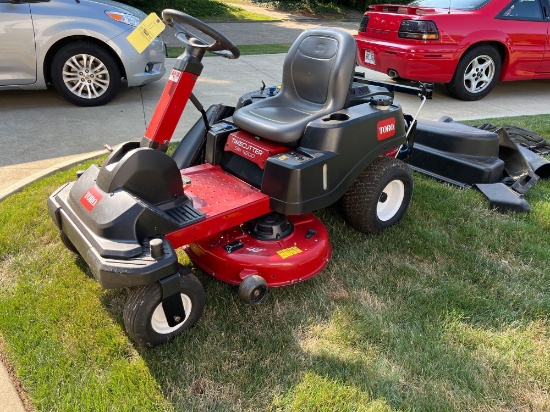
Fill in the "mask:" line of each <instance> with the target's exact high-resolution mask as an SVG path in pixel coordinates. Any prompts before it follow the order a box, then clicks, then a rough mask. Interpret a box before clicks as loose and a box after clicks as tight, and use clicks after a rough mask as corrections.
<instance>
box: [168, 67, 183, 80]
mask: <svg viewBox="0 0 550 412" xmlns="http://www.w3.org/2000/svg"><path fill="white" fill-rule="evenodd" d="M181 73H182V72H180V71H179V70H176V69H172V73H170V77H169V78H168V80H169V81H171V82H174V83H177V82H179V81H180V77H181Z"/></svg>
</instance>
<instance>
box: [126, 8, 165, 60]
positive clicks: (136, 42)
mask: <svg viewBox="0 0 550 412" xmlns="http://www.w3.org/2000/svg"><path fill="white" fill-rule="evenodd" d="M165 27H166V26H165V25H164V22H163V21H162V20H161V19H160V17H159V16H157V14H156V13H151V14H150V15H148V16H147V17H146V18H145V20H143V21H142V22H141V23H140V24H139V26H137V27H136V29H135V30H134V31H133V32H132V33H130V34H129V35H128V37H126V38H127V39H128V41H129V42H130V44H131V45H132V46H134V48H135V49H136V50H137V51H138V53H142V52H143V50H145V49H146V48H147V46H149V45H150V44H151V42H152V41H153V40H155V37H157V36H158V35H159V34H160V33H161V32H162V31H163V30H164V28H165Z"/></svg>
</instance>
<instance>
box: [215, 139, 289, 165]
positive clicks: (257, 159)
mask: <svg viewBox="0 0 550 412" xmlns="http://www.w3.org/2000/svg"><path fill="white" fill-rule="evenodd" d="M224 150H225V151H226V152H233V153H235V154H238V155H239V156H241V157H244V158H245V159H248V160H250V161H252V162H254V163H256V164H257V165H258V166H259V167H260V168H261V169H263V168H265V162H267V159H268V158H270V157H271V156H273V155H276V154H279V153H283V152H288V151H289V148H288V147H286V146H281V145H280V144H276V143H272V142H270V141H267V140H258V139H256V138H255V137H254V135H253V134H250V133H248V132H245V131H244V130H239V131H237V132H234V133H231V134H230V135H229V138H228V139H227V143H226V144H225V148H224Z"/></svg>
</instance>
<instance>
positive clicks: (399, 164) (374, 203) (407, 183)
mask: <svg viewBox="0 0 550 412" xmlns="http://www.w3.org/2000/svg"><path fill="white" fill-rule="evenodd" d="M390 183H391V184H392V186H391V187H392V188H393V187H394V186H396V187H397V191H395V192H397V194H395V195H393V196H397V197H391V196H392V195H390V198H389V201H394V200H395V204H394V205H393V206H392V204H390V203H388V204H387V205H384V203H385V202H386V201H388V195H387V193H385V192H384V190H387V187H389V185H390ZM413 187H414V182H413V176H412V172H411V170H410V168H409V166H408V165H407V164H405V163H403V161H401V160H398V159H394V158H393V157H379V158H377V159H376V160H375V161H374V162H372V163H371V164H370V165H369V166H368V167H367V168H366V169H365V170H364V171H363V172H362V173H361V174H360V175H359V177H358V178H357V179H356V180H355V182H353V184H352V185H351V187H350V188H349V189H348V190H347V191H346V193H344V196H343V198H342V207H343V212H344V217H345V219H346V221H347V222H348V223H349V224H350V225H351V226H352V227H353V228H355V229H356V230H358V231H360V232H363V233H368V234H375V233H379V232H381V231H382V230H385V229H387V228H389V227H391V226H393V225H394V224H396V223H397V222H399V221H400V220H401V218H402V217H403V215H404V214H405V212H406V211H407V208H408V207H409V203H410V201H411V198H412V193H413ZM384 196H386V199H385V200H384V199H383V197H384ZM379 204H380V205H381V209H382V210H378V206H379ZM385 206H391V208H390V209H389V210H385V209H384V207H385Z"/></svg>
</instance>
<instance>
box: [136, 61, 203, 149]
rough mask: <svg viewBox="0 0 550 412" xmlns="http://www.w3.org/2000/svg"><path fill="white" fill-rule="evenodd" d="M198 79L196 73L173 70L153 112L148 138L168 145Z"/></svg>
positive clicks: (146, 134) (147, 132) (147, 131)
mask: <svg viewBox="0 0 550 412" xmlns="http://www.w3.org/2000/svg"><path fill="white" fill-rule="evenodd" d="M197 79H198V76H197V75H196V74H192V73H188V72H181V71H179V70H175V69H173V70H172V74H171V75H170V78H169V79H168V82H167V83H166V86H165V87H164V91H163V92H162V96H161V97H160V100H159V102H158V104H157V108H156V109H155V112H154V113H153V118H152V119H151V123H149V127H147V130H146V131H145V137H146V138H147V139H149V140H151V141H152V142H156V143H158V144H164V145H168V143H169V142H170V139H172V135H173V134H174V130H176V126H177V125H178V122H179V121H180V118H181V115H182V113H183V110H184V109H185V105H186V104H187V101H188V100H189V96H191V92H192V91H193V87H194V86H195V83H196V82H197Z"/></svg>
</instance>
